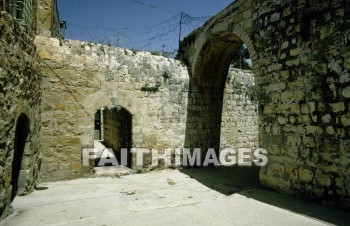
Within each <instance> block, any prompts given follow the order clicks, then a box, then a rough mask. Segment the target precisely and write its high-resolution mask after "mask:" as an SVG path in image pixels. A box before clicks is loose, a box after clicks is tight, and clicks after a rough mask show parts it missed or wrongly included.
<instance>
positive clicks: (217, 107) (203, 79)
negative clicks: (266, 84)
mask: <svg viewBox="0 0 350 226" xmlns="http://www.w3.org/2000/svg"><path fill="white" fill-rule="evenodd" d="M196 36H197V37H196V38H195V41H194V42H193V43H191V44H190V45H191V47H190V48H189V49H191V50H192V51H193V50H194V51H193V52H192V51H191V56H187V57H188V58H187V59H188V60H189V61H188V62H189V66H190V73H191V79H190V85H189V96H188V98H189V101H188V103H189V104H188V112H187V125H186V136H185V146H186V147H189V148H199V147H200V148H202V152H206V150H208V148H214V149H215V150H218V151H219V148H220V134H221V119H222V110H223V92H224V88H225V82H226V78H227V74H228V70H229V67H230V64H231V61H232V56H233V54H234V53H235V52H236V51H237V50H238V49H239V48H240V47H241V46H242V44H246V46H247V48H248V51H249V53H250V56H251V58H252V62H253V73H254V77H257V76H259V75H260V73H259V62H258V58H257V54H256V52H255V49H254V47H253V44H252V41H251V39H250V36H249V35H248V33H247V32H246V31H245V30H244V29H243V27H241V26H240V25H235V24H233V23H232V22H231V23H230V22H227V21H225V20H223V21H222V22H219V23H217V24H215V25H213V24H212V25H211V26H209V25H208V26H206V27H204V28H203V30H201V32H200V33H196ZM186 51H188V52H187V53H189V52H190V50H186ZM194 134H196V135H195V136H193V135H194Z"/></svg>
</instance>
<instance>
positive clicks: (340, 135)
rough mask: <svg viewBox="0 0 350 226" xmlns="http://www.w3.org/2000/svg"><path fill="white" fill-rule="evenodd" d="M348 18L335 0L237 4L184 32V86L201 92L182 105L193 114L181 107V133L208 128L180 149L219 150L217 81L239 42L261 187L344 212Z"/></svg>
mask: <svg viewBox="0 0 350 226" xmlns="http://www.w3.org/2000/svg"><path fill="white" fill-rule="evenodd" d="M349 15H350V3H349V1H344V0H336V1H328V0H327V1H322V2H320V1H313V0H305V1H292V0H283V1H261V0H241V1H235V2H234V3H232V4H231V5H230V6H229V7H227V8H226V9H224V10H223V11H222V12H220V13H219V14H217V15H216V16H214V17H213V18H211V19H210V20H209V21H208V22H207V23H206V24H204V25H203V26H202V27H200V28H199V29H197V30H196V31H194V32H192V33H191V34H190V35H189V36H188V37H187V38H186V39H185V40H184V41H183V42H182V48H181V51H180V54H181V57H182V59H183V61H185V62H187V64H188V66H189V71H190V78H191V79H190V82H189V83H190V89H191V87H192V89H197V90H202V92H201V93H202V94H201V98H198V97H193V98H190V99H189V103H191V101H194V102H196V103H197V104H195V105H194V106H197V105H200V106H202V108H200V109H199V110H198V112H200V113H201V114H197V115H201V116H200V117H197V116H196V115H194V114H191V112H190V111H188V114H187V115H188V117H189V119H187V123H188V125H187V130H189V134H190V133H191V131H196V130H197V127H196V126H197V125H198V124H200V123H203V122H208V125H209V127H210V128H207V130H206V131H202V136H198V137H195V139H188V140H189V142H188V144H189V146H197V145H198V144H205V145H206V146H208V145H210V146H215V145H216V146H217V145H219V139H218V137H219V129H218V126H217V123H218V122H219V121H218V119H217V118H215V115H217V114H220V112H221V110H222V108H221V104H220V103H221V102H222V101H221V100H222V95H221V92H222V90H223V85H222V84H223V81H224V80H225V79H226V71H227V70H228V67H229V62H230V58H231V54H232V52H233V51H235V50H236V49H237V48H239V47H240V45H241V44H242V43H245V44H246V45H247V47H248V50H249V52H250V55H251V57H252V61H253V73H254V78H255V85H256V88H255V94H256V96H257V100H258V105H259V109H258V112H259V132H258V133H259V146H260V147H261V148H265V149H266V150H267V151H268V153H269V155H268V158H269V163H268V164H267V166H266V167H265V168H263V169H262V170H261V171H260V182H261V184H262V185H264V186H266V187H269V188H272V189H274V190H277V191H283V192H288V193H293V194H296V195H298V196H301V197H304V198H307V199H314V200H319V201H322V202H324V203H328V204H329V205H336V206H343V207H345V208H349V207H350V206H349V204H350V196H349V195H350V194H349V193H350V109H349V108H350V73H349V72H350V63H349V62H350V46H349V42H350V18H349ZM214 78H215V79H214ZM206 90H211V92H206ZM205 106H209V108H208V107H205ZM191 108H192V107H191V106H190V105H188V110H191ZM209 109H210V110H209ZM212 109H214V112H213V111H212ZM213 132H214V133H215V134H214V135H213ZM213 137H214V138H215V139H211V138H213Z"/></svg>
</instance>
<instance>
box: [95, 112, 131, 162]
mask: <svg viewBox="0 0 350 226" xmlns="http://www.w3.org/2000/svg"><path fill="white" fill-rule="evenodd" d="M99 117H100V122H101V124H100V133H101V134H103V136H102V137H101V140H100V141H97V142H100V144H97V146H100V147H101V144H102V145H103V147H104V148H112V149H113V152H114V154H115V156H116V159H117V161H118V164H121V165H124V166H127V167H131V153H130V151H131V147H132V115H131V113H130V112H129V111H128V110H126V109H125V108H123V107H121V106H112V107H105V108H101V109H100V116H99ZM95 142H96V141H95ZM122 149H126V150H127V156H126V159H125V158H124V159H123V154H124V153H123V154H122V151H121V150H122ZM98 161H99V160H98Z"/></svg>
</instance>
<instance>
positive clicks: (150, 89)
mask: <svg viewBox="0 0 350 226" xmlns="http://www.w3.org/2000/svg"><path fill="white" fill-rule="evenodd" d="M159 87H160V82H156V84H155V85H154V86H149V84H148V83H146V84H145V85H144V86H142V87H141V91H143V92H150V93H155V92H157V91H158V90H159Z"/></svg>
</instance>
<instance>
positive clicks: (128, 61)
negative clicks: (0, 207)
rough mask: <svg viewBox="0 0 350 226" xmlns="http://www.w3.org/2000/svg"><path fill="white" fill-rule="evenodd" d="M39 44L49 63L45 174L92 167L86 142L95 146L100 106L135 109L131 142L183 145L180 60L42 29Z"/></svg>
mask: <svg viewBox="0 0 350 226" xmlns="http://www.w3.org/2000/svg"><path fill="white" fill-rule="evenodd" d="M36 44H37V46H38V53H39V55H40V56H41V57H42V59H43V60H44V62H45V66H44V68H43V75H44V77H43V98H42V103H41V104H42V130H41V131H42V133H41V137H42V146H43V148H42V154H43V164H42V169H41V178H42V179H43V180H59V179H68V178H74V177H80V176H83V175H84V172H85V173H86V174H87V173H88V170H89V169H84V168H83V166H82V161H81V159H82V148H84V147H93V132H94V113H95V112H96V111H97V110H98V109H100V108H102V107H107V108H113V107H114V106H120V107H123V108H125V109H126V110H127V111H128V112H130V114H131V115H132V147H136V148H137V147H139V148H143V147H146V148H159V149H160V150H162V149H164V148H166V147H183V143H184V131H185V125H186V124H185V120H186V106H187V96H188V93H187V92H188V91H187V90H188V88H187V87H188V74H187V70H186V68H185V67H183V66H181V65H180V62H178V61H175V60H172V59H168V58H164V57H160V56H153V55H151V54H150V53H145V52H133V51H131V50H126V49H121V48H117V47H110V46H104V45H95V44H92V43H86V42H79V41H63V42H60V41H59V40H58V39H54V38H46V37H42V36H37V37H36ZM156 87H157V88H156ZM153 89H154V90H153ZM84 170H86V171H84Z"/></svg>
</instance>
